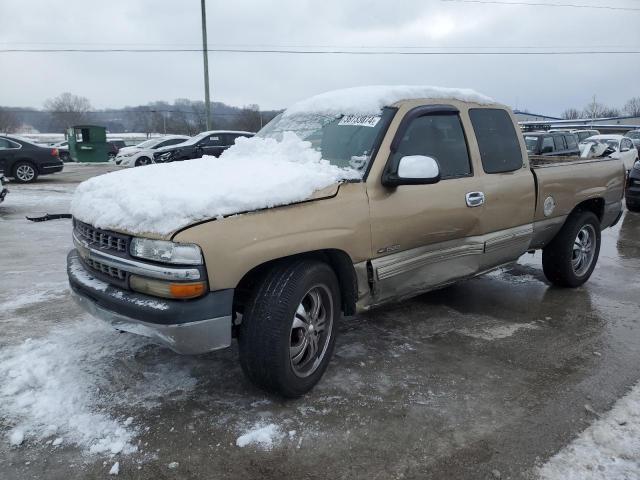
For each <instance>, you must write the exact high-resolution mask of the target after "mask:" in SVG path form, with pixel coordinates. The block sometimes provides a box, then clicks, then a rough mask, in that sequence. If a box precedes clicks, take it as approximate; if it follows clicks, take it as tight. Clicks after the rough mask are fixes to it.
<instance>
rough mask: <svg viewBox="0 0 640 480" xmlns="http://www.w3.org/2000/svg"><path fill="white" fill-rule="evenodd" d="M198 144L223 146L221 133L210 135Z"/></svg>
mask: <svg viewBox="0 0 640 480" xmlns="http://www.w3.org/2000/svg"><path fill="white" fill-rule="evenodd" d="M200 145H201V146H203V147H222V146H224V143H223V139H222V135H220V134H217V135H210V136H208V137H207V138H205V139H204V140H203V141H202V142H200Z"/></svg>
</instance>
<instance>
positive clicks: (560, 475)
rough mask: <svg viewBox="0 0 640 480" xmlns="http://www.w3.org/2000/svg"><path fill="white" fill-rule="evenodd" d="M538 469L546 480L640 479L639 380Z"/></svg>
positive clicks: (541, 476)
mask: <svg viewBox="0 0 640 480" xmlns="http://www.w3.org/2000/svg"><path fill="white" fill-rule="evenodd" d="M538 473H539V476H540V478H541V479H543V480H633V479H636V480H637V479H640V384H637V385H636V386H635V387H633V388H632V389H631V391H630V392H629V393H628V394H627V395H626V396H624V397H623V398H621V399H620V400H618V402H617V403H616V404H615V405H614V407H613V409H611V410H610V411H609V412H608V413H606V414H605V415H603V416H602V417H600V419H598V420H596V421H595V422H594V423H593V425H591V426H590V427H589V428H587V429H586V430H585V431H584V432H582V433H581V434H580V435H579V436H578V438H576V439H575V440H574V441H573V442H572V443H570V444H569V445H567V446H566V447H564V448H563V449H562V450H560V452H558V453H557V454H556V455H555V456H553V457H552V458H551V459H550V460H549V461H548V462H547V463H546V464H545V465H544V466H543V467H541V468H540V469H539V472H538Z"/></svg>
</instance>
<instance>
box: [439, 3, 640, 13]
mask: <svg viewBox="0 0 640 480" xmlns="http://www.w3.org/2000/svg"><path fill="white" fill-rule="evenodd" d="M440 1H441V2H458V3H490V4H494V5H524V6H527V7H569V8H597V9H601V10H625V11H630V12H640V8H635V7H615V6H612V5H585V4H578V3H542V2H520V1H518V2H504V1H500V0H440Z"/></svg>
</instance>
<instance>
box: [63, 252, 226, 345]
mask: <svg viewBox="0 0 640 480" xmlns="http://www.w3.org/2000/svg"><path fill="white" fill-rule="evenodd" d="M67 274H68V276H69V285H70V286H71V290H72V292H73V293H74V295H73V296H74V298H75V299H76V301H77V302H78V303H79V304H80V306H82V307H83V308H84V309H85V310H87V311H88V312H89V313H90V314H92V315H93V316H95V317H97V318H100V319H101V320H104V321H106V322H107V323H109V324H110V325H112V326H113V327H114V328H117V329H118V330H124V331H126V332H130V333H135V334H138V335H143V336H145V337H149V338H152V339H153V340H154V341H156V342H158V343H160V344H162V345H165V346H167V347H169V348H170V349H171V350H173V351H174V352H177V353H181V354H198V353H205V352H210V351H212V350H218V349H221V348H226V347H228V346H229V345H231V312H232V304H233V290H232V289H229V290H218V291H216V292H210V293H208V294H207V295H205V296H204V297H202V298H198V299H195V300H168V299H164V298H156V297H152V296H149V295H143V294H140V293H135V292H131V291H128V290H124V289H122V288H118V287H116V286H114V285H111V284H108V283H106V282H103V281H102V280H99V279H98V278H95V277H94V276H93V275H92V274H91V271H90V270H88V269H87V268H86V267H85V265H84V263H82V260H81V259H80V255H79V254H78V252H77V250H72V251H71V252H69V255H68V256H67Z"/></svg>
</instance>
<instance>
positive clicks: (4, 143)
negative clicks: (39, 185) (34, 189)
mask: <svg viewBox="0 0 640 480" xmlns="http://www.w3.org/2000/svg"><path fill="white" fill-rule="evenodd" d="M0 163H2V164H3V165H2V166H3V168H4V172H5V175H6V176H7V177H13V178H14V179H15V181H16V182H18V183H28V182H34V181H35V180H36V179H37V178H38V176H39V175H48V174H50V173H55V172H60V171H62V168H63V167H64V163H63V162H62V160H60V157H59V156H58V149H57V148H55V147H43V146H40V145H36V144H35V143H32V142H30V141H28V140H25V139H23V138H18V137H14V136H9V135H0Z"/></svg>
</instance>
